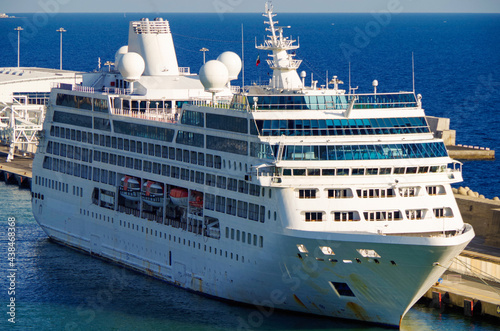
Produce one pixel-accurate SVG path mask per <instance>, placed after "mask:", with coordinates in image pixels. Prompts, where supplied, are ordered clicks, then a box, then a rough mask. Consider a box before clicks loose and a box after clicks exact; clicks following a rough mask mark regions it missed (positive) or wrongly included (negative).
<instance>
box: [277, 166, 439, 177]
mask: <svg viewBox="0 0 500 331" xmlns="http://www.w3.org/2000/svg"><path fill="white" fill-rule="evenodd" d="M277 171H278V175H280V176H371V175H404V174H408V175H409V174H427V173H438V172H445V171H446V166H445V165H440V166H411V167H394V168H392V167H391V168H389V167H381V168H372V167H370V168H327V169H304V168H278V169H277Z"/></svg>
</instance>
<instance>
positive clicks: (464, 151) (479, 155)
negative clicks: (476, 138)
mask: <svg viewBox="0 0 500 331" xmlns="http://www.w3.org/2000/svg"><path fill="white" fill-rule="evenodd" d="M425 118H426V119H427V124H429V127H430V129H431V131H432V133H433V134H434V137H436V138H440V139H443V141H444V144H445V146H446V149H447V150H448V154H449V155H450V157H451V158H453V159H459V160H494V159H495V151H494V150H491V149H490V148H488V147H479V146H472V145H463V144H457V143H456V138H457V133H456V131H455V130H451V129H450V119H449V118H443V117H434V116H426V117H425Z"/></svg>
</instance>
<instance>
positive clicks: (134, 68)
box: [118, 52, 146, 93]
mask: <svg viewBox="0 0 500 331" xmlns="http://www.w3.org/2000/svg"><path fill="white" fill-rule="evenodd" d="M145 68H146V63H145V62H144V59H143V58H142V56H140V55H139V54H137V53H134V52H130V53H127V54H123V56H122V57H121V60H120V64H119V66H118V70H119V71H120V74H121V75H122V76H123V79H124V80H126V81H127V82H130V90H131V92H132V93H133V92H134V82H136V81H138V80H139V79H140V78H141V76H142V74H143V73H144V69H145Z"/></svg>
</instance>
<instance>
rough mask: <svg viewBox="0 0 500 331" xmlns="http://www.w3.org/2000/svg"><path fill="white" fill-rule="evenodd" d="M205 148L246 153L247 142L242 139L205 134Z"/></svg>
mask: <svg viewBox="0 0 500 331" xmlns="http://www.w3.org/2000/svg"><path fill="white" fill-rule="evenodd" d="M207 148H208V149H212V150H216V151H221V152H228V153H233V154H240V155H248V144H247V142H246V141H242V140H236V139H229V138H222V137H215V136H207Z"/></svg>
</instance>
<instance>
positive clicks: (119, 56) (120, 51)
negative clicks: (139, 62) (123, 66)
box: [115, 45, 128, 70]
mask: <svg viewBox="0 0 500 331" xmlns="http://www.w3.org/2000/svg"><path fill="white" fill-rule="evenodd" d="M127 53H128V46H127V45H125V46H122V47H120V48H119V49H118V50H117V51H116V53H115V69H117V70H118V68H119V66H120V61H121V60H122V57H123V55H124V54H127Z"/></svg>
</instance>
